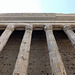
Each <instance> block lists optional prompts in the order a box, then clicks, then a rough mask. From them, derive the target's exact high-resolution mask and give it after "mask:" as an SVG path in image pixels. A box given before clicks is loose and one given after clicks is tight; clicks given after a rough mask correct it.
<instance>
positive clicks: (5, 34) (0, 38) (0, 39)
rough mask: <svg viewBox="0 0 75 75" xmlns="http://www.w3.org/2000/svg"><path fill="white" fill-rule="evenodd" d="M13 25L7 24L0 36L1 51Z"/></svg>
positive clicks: (12, 29)
mask: <svg viewBox="0 0 75 75" xmlns="http://www.w3.org/2000/svg"><path fill="white" fill-rule="evenodd" d="M14 29H15V27H14V26H13V25H8V26H7V28H6V29H5V31H4V32H3V33H2V35H1V36H0V51H2V49H3V47H4V46H5V45H6V43H7V41H8V39H9V37H10V35H11V34H12V32H13V31H14Z"/></svg>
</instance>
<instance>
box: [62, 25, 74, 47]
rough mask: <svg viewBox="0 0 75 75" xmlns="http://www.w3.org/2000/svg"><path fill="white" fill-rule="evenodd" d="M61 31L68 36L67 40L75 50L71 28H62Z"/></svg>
mask: <svg viewBox="0 0 75 75" xmlns="http://www.w3.org/2000/svg"><path fill="white" fill-rule="evenodd" d="M63 30H64V32H65V33H66V35H67V36H68V38H69V39H70V41H71V42H72V45H73V46H74V48H75V33H74V32H73V30H72V28H71V26H64V27H63Z"/></svg>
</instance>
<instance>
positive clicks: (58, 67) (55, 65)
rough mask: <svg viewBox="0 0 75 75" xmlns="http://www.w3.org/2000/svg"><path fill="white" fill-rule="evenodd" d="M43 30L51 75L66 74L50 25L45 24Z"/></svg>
mask: <svg viewBox="0 0 75 75" xmlns="http://www.w3.org/2000/svg"><path fill="white" fill-rule="evenodd" d="M44 30H45V33H46V39H47V45H48V51H49V58H50V66H51V69H52V75H67V74H66V71H65V67H64V64H63V62H62V58H61V55H60V53H59V50H58V46H57V43H56V40H55V37H54V35H53V30H52V26H51V25H46V26H45V28H44Z"/></svg>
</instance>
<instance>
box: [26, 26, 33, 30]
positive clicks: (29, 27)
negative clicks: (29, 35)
mask: <svg viewBox="0 0 75 75" xmlns="http://www.w3.org/2000/svg"><path fill="white" fill-rule="evenodd" d="M25 30H33V26H32V25H26V26H25Z"/></svg>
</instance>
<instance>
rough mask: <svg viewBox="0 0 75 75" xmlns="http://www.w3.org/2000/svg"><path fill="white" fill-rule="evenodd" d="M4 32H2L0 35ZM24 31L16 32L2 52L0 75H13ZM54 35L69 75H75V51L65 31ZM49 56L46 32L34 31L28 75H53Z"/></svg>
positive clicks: (0, 54) (55, 32)
mask: <svg viewBox="0 0 75 75" xmlns="http://www.w3.org/2000/svg"><path fill="white" fill-rule="evenodd" d="M2 32H3V31H0V34H1V33H2ZM23 34H24V31H14V33H13V34H12V35H11V37H10V39H9V41H8V43H7V44H6V46H5V47H4V49H3V51H2V52H0V75H12V72H13V69H14V66H15V62H16V59H17V55H18V52H19V47H20V43H21V40H22V37H23ZM54 35H55V38H56V41H57V44H58V47H59V51H60V53H61V56H62V59H63V63H64V65H65V68H66V71H67V75H75V49H74V48H73V47H72V44H71V42H70V41H69V39H68V38H67V36H66V34H65V33H64V32H63V31H54ZM49 65H50V64H49V55H48V50H47V43H46V37H45V33H44V31H34V32H33V36H32V43H31V51H30V56H29V65H28V71H27V73H28V75H51V68H50V66H49Z"/></svg>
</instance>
